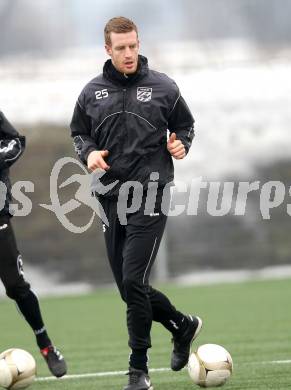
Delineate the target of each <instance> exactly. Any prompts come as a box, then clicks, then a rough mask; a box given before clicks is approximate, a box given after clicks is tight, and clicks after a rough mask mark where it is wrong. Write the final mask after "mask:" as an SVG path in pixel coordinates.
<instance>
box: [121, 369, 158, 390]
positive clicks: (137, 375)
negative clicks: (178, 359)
mask: <svg viewBox="0 0 291 390" xmlns="http://www.w3.org/2000/svg"><path fill="white" fill-rule="evenodd" d="M127 375H128V385H127V386H125V387H124V388H123V390H154V388H153V385H152V383H151V380H150V377H149V376H148V374H147V373H145V372H144V371H142V370H137V369H135V368H132V367H129V371H128V373H127Z"/></svg>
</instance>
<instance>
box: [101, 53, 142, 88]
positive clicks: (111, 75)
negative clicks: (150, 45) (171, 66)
mask: <svg viewBox="0 0 291 390" xmlns="http://www.w3.org/2000/svg"><path fill="white" fill-rule="evenodd" d="M148 71H149V68H148V60H147V58H146V57H144V56H142V55H139V56H138V65H137V71H136V72H135V73H133V74H131V75H128V76H125V75H124V74H123V73H120V72H118V70H117V69H116V68H115V67H114V65H113V64H112V62H111V60H110V59H109V60H107V61H106V62H105V64H104V67H103V75H104V77H105V78H106V79H107V80H110V81H112V82H113V83H118V84H121V85H123V86H129V85H132V84H134V83H135V82H137V81H138V80H140V79H141V78H143V77H144V76H146V75H147V74H148Z"/></svg>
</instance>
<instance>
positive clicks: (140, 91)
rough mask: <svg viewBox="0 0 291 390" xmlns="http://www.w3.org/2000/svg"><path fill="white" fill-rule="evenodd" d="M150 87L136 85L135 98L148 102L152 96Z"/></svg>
mask: <svg viewBox="0 0 291 390" xmlns="http://www.w3.org/2000/svg"><path fill="white" fill-rule="evenodd" d="M152 90H153V89H152V88H148V87H137V90H136V98H137V100H140V101H141V102H149V101H150V100H151V98H152Z"/></svg>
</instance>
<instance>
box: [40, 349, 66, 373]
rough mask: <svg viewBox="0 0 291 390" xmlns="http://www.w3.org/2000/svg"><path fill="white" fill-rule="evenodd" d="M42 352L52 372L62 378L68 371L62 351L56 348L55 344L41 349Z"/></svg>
mask: <svg viewBox="0 0 291 390" xmlns="http://www.w3.org/2000/svg"><path fill="white" fill-rule="evenodd" d="M40 353H41V354H42V356H43V357H44V360H45V361H46V363H47V365H48V368H49V370H50V372H51V373H52V374H53V375H54V376H56V377H57V378H60V377H61V376H64V375H65V374H66V373H67V364H66V362H65V359H64V358H63V356H62V355H61V353H60V351H58V350H57V349H56V347H54V346H53V345H50V346H49V347H47V348H44V349H41V350H40Z"/></svg>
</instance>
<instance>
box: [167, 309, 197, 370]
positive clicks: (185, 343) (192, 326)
mask: <svg viewBox="0 0 291 390" xmlns="http://www.w3.org/2000/svg"><path fill="white" fill-rule="evenodd" d="M186 318H187V319H188V320H189V324H188V327H187V329H186V330H185V331H184V333H183V334H182V335H181V336H179V337H174V338H173V340H172V342H173V344H174V349H173V352H172V358H171V369H172V370H173V371H180V370H181V369H182V368H183V367H185V366H186V364H187V363H188V360H189V355H190V352H191V345H192V342H193V341H194V340H195V339H196V337H197V336H198V334H199V333H200V330H201V327H202V320H201V319H200V318H199V317H195V316H190V315H189V316H187V317H186Z"/></svg>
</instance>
